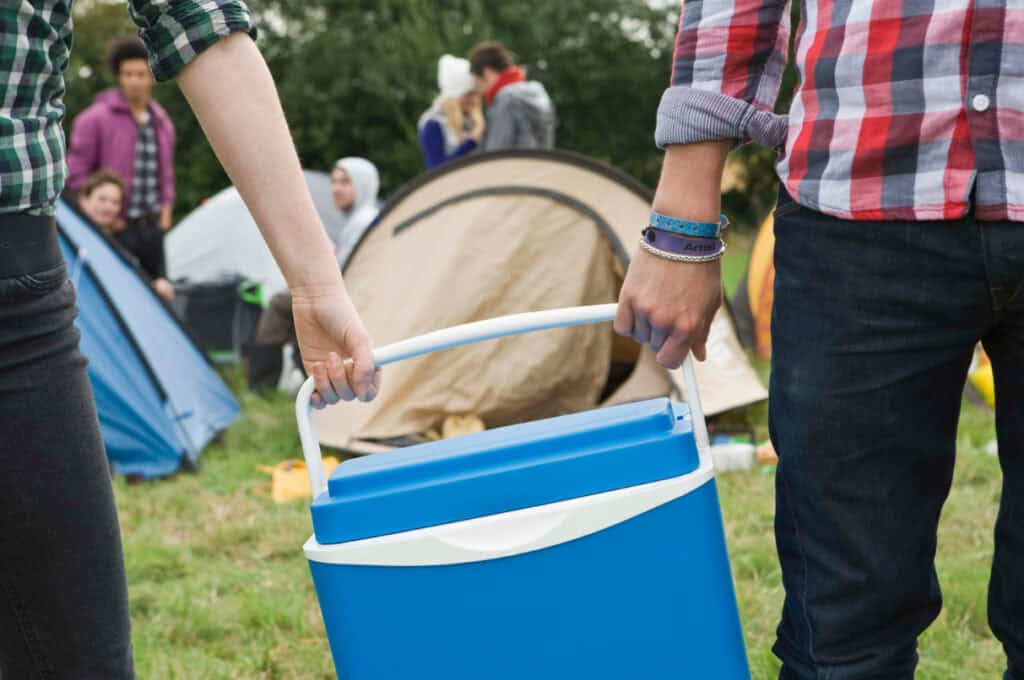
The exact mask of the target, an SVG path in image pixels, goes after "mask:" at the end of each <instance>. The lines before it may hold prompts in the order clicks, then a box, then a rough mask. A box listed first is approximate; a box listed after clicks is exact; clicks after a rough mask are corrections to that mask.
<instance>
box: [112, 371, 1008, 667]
mask: <svg viewBox="0 0 1024 680" xmlns="http://www.w3.org/2000/svg"><path fill="white" fill-rule="evenodd" d="M761 370H762V372H763V371H764V370H765V367H764V366H763V365H762V366H761ZM236 387H237V385H236ZM241 401H242V407H243V413H244V417H243V418H242V419H241V420H240V421H239V422H238V423H237V424H236V425H235V426H234V427H232V428H231V429H230V430H229V431H228V432H227V433H226V435H225V436H224V437H223V439H222V441H220V442H218V443H217V444H215V445H213V446H212V447H210V448H209V449H208V450H207V451H206V453H205V454H204V456H203V459H202V467H201V470H200V471H199V473H198V474H182V475H178V476H176V477H174V478H171V479H168V480H163V481H159V482H148V483H142V484H132V485H129V484H125V483H124V481H123V480H118V481H117V483H116V492H117V499H118V505H119V508H120V512H121V522H122V527H123V534H124V542H125V552H126V556H127V566H128V579H129V589H130V594H131V606H132V615H133V623H134V641H135V651H136V659H137V665H138V670H139V677H140V678H147V679H148V678H160V679H162V680H164V679H166V680H173V679H175V678H182V679H185V678H187V679H188V680H204V679H207V678H265V679H268V678H281V679H284V678H288V679H290V680H292V679H293V680H299V679H304V678H333V677H334V675H333V668H332V664H331V660H330V652H329V650H328V647H327V642H326V638H325V635H324V631H323V626H322V623H321V620H320V611H319V606H318V604H317V601H316V597H315V594H314V592H313V587H312V583H311V581H310V577H309V572H308V570H307V567H306V561H305V559H304V557H303V555H302V551H301V546H302V543H303V542H304V541H305V539H306V538H307V537H308V535H309V533H310V521H309V514H308V509H307V505H306V503H304V502H296V503H292V504H287V505H276V504H274V503H273V502H272V501H271V500H270V499H269V498H266V497H265V496H263V495H261V493H260V492H259V487H260V485H261V484H262V483H264V481H265V480H266V479H267V477H266V475H264V474H262V473H260V472H258V471H257V469H256V466H257V465H261V464H263V465H273V464H274V463H276V462H278V461H280V460H283V459H285V458H301V451H300V449H299V446H298V438H297V435H296V431H295V425H294V420H293V417H292V410H291V402H290V400H287V399H284V398H281V397H275V398H272V399H270V400H262V399H258V398H256V397H255V396H253V395H251V394H249V393H246V392H244V391H242V392H241ZM765 414H766V410H765V407H764V405H763V404H762V405H758V406H755V407H752V408H751V409H749V410H747V411H746V412H745V413H744V414H741V415H742V416H745V417H747V418H749V419H751V421H753V423H754V424H755V425H756V426H757V429H758V433H759V436H761V437H764V436H765V427H764V418H765ZM736 417H737V416H735V415H734V416H733V418H736ZM992 437H993V419H992V417H991V415H990V414H988V413H986V412H984V411H982V410H979V409H978V408H977V407H975V406H973V405H970V404H965V405H964V413H963V417H962V420H961V431H960V439H959V450H958V461H957V468H956V480H955V483H954V488H953V492H952V495H951V497H950V500H949V502H948V503H947V505H946V509H945V512H944V514H943V521H942V527H941V535H940V541H939V560H938V570H939V576H940V578H941V581H942V585H943V589H944V592H945V602H946V605H945V609H944V611H943V614H942V616H941V617H940V618H939V620H938V621H937V622H936V623H935V625H933V626H932V628H931V629H930V630H929V631H928V632H927V633H926V634H925V636H924V637H923V639H922V642H921V657H922V659H921V665H920V672H919V673H918V677H919V678H922V679H924V680H949V679H950V678H996V677H998V675H999V673H1000V671H1001V665H1002V663H1003V659H1002V653H1001V650H1000V648H999V646H998V644H997V643H996V641H995V640H994V638H993V637H992V634H991V633H990V632H989V630H988V627H987V624H986V618H985V589H986V583H987V579H988V569H989V563H990V561H991V555H992V539H991V535H992V526H993V522H994V518H995V510H996V504H997V501H998V497H999V485H1000V473H999V468H998V464H997V461H996V459H995V458H994V457H992V456H990V455H988V454H986V453H985V445H986V444H987V443H988V441H990V440H991V439H992ZM719 489H720V494H721V500H722V508H723V513H724V516H725V522H726V530H727V533H728V536H729V547H730V553H731V560H732V568H733V572H734V574H735V579H736V587H737V592H738V597H739V601H740V609H741V613H742V618H743V625H744V629H745V633H746V640H747V650H748V653H749V655H750V662H751V667H752V671H753V677H754V678H755V680H768V679H769V678H774V677H775V673H776V672H777V668H778V666H777V662H776V661H775V659H774V657H773V656H772V654H771V645H772V642H773V635H774V628H775V625H776V622H777V616H778V612H779V610H780V607H781V603H782V588H781V584H780V576H779V568H778V564H777V562H776V558H775V547H774V540H773V538H772V511H773V476H772V475H771V474H766V473H765V471H761V470H756V471H751V472H740V473H728V474H723V475H721V476H720V477H719Z"/></svg>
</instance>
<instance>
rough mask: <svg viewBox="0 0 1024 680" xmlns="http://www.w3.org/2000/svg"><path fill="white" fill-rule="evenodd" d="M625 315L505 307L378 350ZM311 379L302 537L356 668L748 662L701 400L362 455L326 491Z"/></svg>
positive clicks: (607, 674)
mask: <svg viewBox="0 0 1024 680" xmlns="http://www.w3.org/2000/svg"><path fill="white" fill-rule="evenodd" d="M609 314H614V305H602V306H598V307H590V308H575V309H571V310H555V311H554V312H542V313H536V314H532V315H531V314H528V315H517V316H516V317H505V318H504V319H498V320H492V321H490V322H481V323H479V324H469V325H467V326H465V327H457V328H455V329H448V330H447V331H441V332H440V333H438V334H430V335H428V336H422V337H421V338H419V339H414V340H413V341H406V342H405V343H399V344H398V345H395V346H391V347H388V348H381V349H380V350H378V353H377V354H378V356H377V359H378V363H388V362H389V361H395V360H398V359H400V358H406V357H408V356H415V355H417V354H422V353H425V352H427V351H433V350H435V349H438V348H440V347H450V346H453V345H455V344H463V343H464V342H468V341H472V340H476V339H481V338H487V337H495V336H497V335H507V334H510V333H514V332H523V331H524V330H533V329H536V328H550V327H554V326H556V325H568V324H569V323H586V322H593V321H599V320H606V319H607V318H610V317H609ZM510 319H512V321H509V320H510ZM555 320H557V321H558V323H554V321H555ZM502 322H504V326H503V325H502ZM495 324H497V326H498V330H495ZM393 348H397V349H396V350H395V351H393V352H392V349H393ZM688 361H689V360H688ZM685 368H687V369H688V370H689V374H688V376H689V380H688V386H689V385H690V384H695V381H693V380H692V366H690V365H689V364H688V365H687V366H686V367H685ZM311 391H312V385H311V383H307V385H306V386H305V387H304V389H303V391H302V393H300V396H299V401H298V413H299V423H300V434H301V436H302V438H303V448H304V450H305V452H306V454H307V461H308V463H309V468H310V474H311V478H312V483H313V487H314V490H315V491H319V493H314V498H315V500H314V502H313V505H312V515H313V529H314V535H313V537H311V538H310V539H309V541H307V542H306V545H305V553H306V556H307V558H308V559H309V564H310V570H311V571H312V574H313V581H314V583H315V585H316V591H317V595H318V597H319V599H320V606H321V610H322V612H323V618H324V624H325V626H326V629H327V635H328V638H329V639H330V644H331V651H332V653H333V655H334V663H335V667H336V669H337V672H338V675H339V677H340V678H342V679H343V680H413V679H417V680H418V679H424V680H434V679H436V680H442V679H443V680H483V679H486V680H504V679H505V678H508V679H510V680H511V679H513V678H514V679H515V680H556V679H557V680H567V679H569V678H588V679H608V680H613V679H614V680H623V679H626V678H630V679H631V678H643V679H652V680H660V679H665V680H668V679H670V678H671V679H673V680H677V679H683V678H694V679H701V680H734V679H735V680H741V679H746V678H749V671H748V668H747V660H746V652H745V650H744V645H743V636H742V631H741V629H740V623H739V615H738V612H737V608H736V598H735V594H734V592H733V584H732V577H731V574H730V570H729V561H728V555H727V553H726V546H725V537H724V533H723V530H722V520H721V516H720V513H719V507H718V496H717V493H716V490H715V482H714V472H713V469H712V466H711V461H710V457H709V456H708V455H706V453H702V452H706V451H707V448H706V446H701V447H698V446H697V444H696V440H695V436H694V430H695V427H696V428H697V431H698V434H699V435H700V437H701V440H702V441H703V436H704V433H703V417H702V416H701V415H700V413H699V405H698V404H697V403H695V400H691V404H694V409H693V411H694V414H693V415H691V409H690V408H689V407H687V405H685V404H680V403H675V402H672V401H670V400H668V399H654V400H650V401H645V402H640V403H635V404H627V405H623V406H615V407H610V408H605V409H600V410H595V411H590V412H586V413H580V414H575V415H569V416H563V417H560V418H552V419H550V420H544V421H538V422H533V423H528V424H524V425H516V426H513V427H505V428H500V429H495V430H490V431H487V432H482V433H479V434H473V435H467V436H463V437H459V438H457V439H453V440H447V441H440V442H434V443H430V444H424V445H421V446H414V447H410V448H407V449H402V450H397V451H393V452H390V453H384V454H377V455H374V456H371V457H368V458H361V459H356V460H350V461H347V462H345V463H343V464H342V465H341V466H339V467H338V468H337V469H336V470H335V472H334V474H333V475H332V476H331V478H330V480H329V481H328V482H327V483H326V489H323V487H324V486H325V484H324V481H323V479H322V467H321V466H320V465H319V448H318V446H317V445H316V443H315V442H316V440H315V434H313V432H312V427H311V423H310V421H309V415H308V414H309V407H308V399H309V393H310V392H311ZM689 392H690V394H693V395H695V390H693V389H691V390H689ZM696 421H699V422H696ZM311 449H315V454H314V451H312V450H311ZM699 450H700V451H701V452H699ZM311 454H314V455H311Z"/></svg>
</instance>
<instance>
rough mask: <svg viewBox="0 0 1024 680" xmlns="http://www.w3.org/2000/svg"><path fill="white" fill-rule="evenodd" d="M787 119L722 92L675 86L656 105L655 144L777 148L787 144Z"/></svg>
mask: <svg viewBox="0 0 1024 680" xmlns="http://www.w3.org/2000/svg"><path fill="white" fill-rule="evenodd" d="M787 128H788V119H787V117H786V116H780V115H777V114H775V113H772V112H771V111H762V110H760V109H758V108H756V107H755V106H754V105H752V104H749V103H748V102H745V101H743V100H742V99H736V98H735V97H730V96H729V95H726V94H722V93H721V92H712V91H710V90H696V89H694V88H692V87H684V86H681V85H680V86H675V87H670V88H668V89H667V90H665V94H663V95H662V97H661V104H659V105H658V125H657V128H656V129H655V132H654V142H655V144H657V145H658V148H659V149H664V148H665V147H666V146H668V145H670V144H693V143H696V142H711V141H718V140H723V139H732V140H736V141H738V142H747V141H753V142H757V143H758V144H764V145H765V146H769V147H773V148H778V147H781V146H783V145H784V144H785V143H786V131H787Z"/></svg>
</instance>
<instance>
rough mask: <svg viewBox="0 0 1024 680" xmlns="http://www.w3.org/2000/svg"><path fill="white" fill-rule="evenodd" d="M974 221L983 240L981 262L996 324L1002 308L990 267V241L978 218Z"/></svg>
mask: <svg viewBox="0 0 1024 680" xmlns="http://www.w3.org/2000/svg"><path fill="white" fill-rule="evenodd" d="M974 223H975V226H976V227H977V229H978V238H979V239H980V240H981V262H982V265H984V269H985V287H986V288H988V298H989V311H990V312H991V313H992V323H993V325H994V324H995V323H997V322H998V321H999V319H1000V318H1001V317H1002V310H1001V308H1000V306H999V301H998V300H997V299H996V295H995V290H996V289H995V288H994V287H993V283H994V281H993V280H992V272H991V267H989V258H988V241H987V239H986V238H985V228H984V226H982V225H981V224H978V221H977V220H974ZM1000 290H1001V289H1000ZM1014 295H1016V293H1014Z"/></svg>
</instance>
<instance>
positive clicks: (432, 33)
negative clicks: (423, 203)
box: [67, 0, 799, 230]
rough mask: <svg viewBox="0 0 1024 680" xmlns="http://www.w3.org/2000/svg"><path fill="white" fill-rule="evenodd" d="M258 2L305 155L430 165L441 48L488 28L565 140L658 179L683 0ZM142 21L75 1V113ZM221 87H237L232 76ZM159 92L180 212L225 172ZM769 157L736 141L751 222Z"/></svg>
mask: <svg viewBox="0 0 1024 680" xmlns="http://www.w3.org/2000/svg"><path fill="white" fill-rule="evenodd" d="M794 4H795V5H799V3H794ZM250 5H251V6H252V8H253V10H254V12H255V13H256V15H257V18H258V22H259V31H260V39H259V45H260V48H261V50H262V51H263V53H264V54H265V55H266V57H267V60H268V62H269V64H270V68H271V71H272V72H273V74H274V77H275V79H276V81H277V84H278V89H279V91H280V94H281V100H282V102H283V104H284V108H285V112H286V114H287V116H288V120H289V122H290V125H291V128H292V132H293V135H294V137H295V143H296V146H297V148H298V151H299V155H300V157H301V158H302V162H303V165H305V166H306V167H311V168H320V169H327V168H330V167H331V165H332V164H333V162H334V161H335V160H336V159H337V158H339V157H341V156H346V155H361V156H366V157H368V158H370V159H371V160H373V161H374V162H375V163H376V164H377V166H378V167H379V168H380V171H381V178H382V186H383V189H384V193H385V194H387V193H390V192H392V191H394V190H395V189H397V188H398V187H399V186H400V185H401V184H403V183H404V182H406V181H408V180H409V179H411V178H413V177H414V176H415V175H417V174H418V173H420V172H421V171H422V167H423V166H422V160H421V158H420V151H419V147H418V144H417V141H416V124H417V121H418V120H419V117H420V115H421V114H422V112H423V111H424V110H425V109H426V108H427V107H428V106H429V105H430V102H431V101H432V99H433V97H434V96H435V91H436V84H435V79H436V64H437V58H438V57H439V56H440V55H441V54H444V53H445V52H448V53H452V54H457V55H464V54H465V53H466V52H467V51H468V50H469V48H470V47H472V46H473V45H474V44H475V43H476V42H478V41H480V40H484V39H497V40H502V41H504V42H505V43H506V44H507V45H509V47H510V48H511V49H513V50H514V51H515V53H516V56H517V58H518V60H519V61H520V63H522V64H523V65H524V66H526V67H527V70H528V72H529V75H530V77H532V78H536V79H537V80H540V81H541V82H543V83H544V84H545V86H546V87H547V88H548V91H549V92H550V93H551V96H552V98H553V99H554V101H555V104H556V107H557V109H558V117H559V125H558V131H557V144H558V146H559V147H560V148H564V149H569V150H573V151H578V152H580V153H584V154H586V155H589V156H593V157H595V158H598V159H601V160H603V161H605V162H608V163H610V164H612V165H615V166H617V167H619V168H621V169H623V170H625V171H626V172H627V173H629V174H631V175H633V176H635V177H637V178H638V179H640V180H641V181H642V182H644V183H646V184H648V185H653V184H654V183H655V182H656V181H657V177H658V171H659V168H660V163H661V154H660V152H658V150H657V149H656V148H655V147H654V144H653V130H654V120H655V112H656V110H657V105H658V100H659V97H660V95H661V92H662V90H664V88H665V86H666V85H667V83H668V79H669V72H670V69H671V55H672V46H673V40H674V36H675V31H676V22H677V18H678V3H677V2H671V1H669V2H661V3H655V2H649V1H648V0H587V1H584V0H562V1H560V2H546V1H544V0H528V1H524V2H507V3H496V2H490V1H488V0H444V1H438V0H380V1H370V0H359V1H351V2H338V1H337V0H265V1H264V2H259V0H254V1H253V2H251V3H250ZM796 11H797V7H795V8H794V12H795V13H796ZM134 32H135V27H134V26H133V24H132V23H131V21H130V19H129V18H128V13H127V11H126V10H125V3H124V2H123V0H92V1H91V2H80V3H79V4H77V5H76V6H75V49H74V52H73V55H72V64H71V68H70V69H69V71H68V92H67V105H68V114H69V125H70V117H71V116H74V115H75V114H77V113H78V112H79V111H81V110H82V109H83V108H84V107H85V106H87V105H88V103H89V102H90V101H91V99H92V97H93V96H94V95H95V93H96V92H98V91H99V90H100V89H102V88H104V87H109V86H111V85H112V84H113V78H112V77H111V75H110V73H109V71H108V69H107V67H106V63H105V61H106V49H107V44H108V42H109V41H110V40H111V39H112V38H114V37H117V36H121V35H127V34H132V33H134ZM794 83H795V73H794V72H793V70H792V69H790V70H789V71H788V72H787V75H786V80H785V83H784V85H783V92H782V95H781V96H780V100H779V110H785V109H786V108H787V107H788V105H789V99H790V97H791V93H792V89H793V85H794ZM225 96H231V89H230V84H229V83H226V84H225ZM156 97H157V99H158V100H159V101H160V102H161V104H163V105H164V107H165V108H166V109H167V110H168V112H169V113H170V115H171V118H172V119H173V120H174V123H175V126H176V127H177V131H178V145H177V170H178V204H177V212H178V215H179V216H181V215H183V214H185V213H187V212H188V211H190V210H192V209H193V208H194V207H195V206H197V205H198V204H199V203H200V202H202V201H203V200H204V199H206V198H208V197H210V196H212V195H213V194H214V193H216V192H217V191H219V190H220V189H222V188H224V187H225V186H226V185H227V184H228V179H227V177H226V176H225V175H224V172H223V170H221V168H220V165H219V164H218V163H217V160H216V158H215V157H214V155H213V152H212V150H211V149H210V147H209V145H208V144H207V143H206V141H205V138H204V136H203V133H202V130H201V129H200V128H199V125H198V123H197V122H196V120H195V118H194V117H193V116H192V114H191V112H190V111H189V109H188V105H187V104H186V102H185V100H184V98H183V97H182V96H181V94H180V93H179V92H178V90H177V88H176V87H174V85H172V84H162V85H159V86H158V87H157V91H156ZM254 143H256V140H254ZM774 160H775V155H774V153H773V152H772V151H770V150H768V149H764V148H760V147H755V146H752V145H748V146H746V147H743V148H741V149H739V150H737V151H736V152H735V153H734V162H737V161H738V162H739V164H740V166H741V168H742V172H740V173H739V179H740V182H739V183H738V184H737V185H736V186H735V187H734V188H733V189H731V190H730V191H729V192H728V193H726V195H725V197H724V203H725V208H726V210H727V212H728V213H729V214H730V215H731V216H732V219H733V222H734V224H735V225H736V228H737V229H738V230H744V229H751V228H753V227H755V226H756V225H757V224H758V223H759V222H760V220H761V219H762V218H763V217H764V215H765V214H767V213H768V212H769V211H770V209H771V204H772V201H773V200H774V196H775V185H776V182H775V174H774V171H773V167H772V166H773V163H774Z"/></svg>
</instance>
